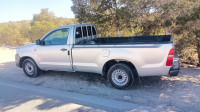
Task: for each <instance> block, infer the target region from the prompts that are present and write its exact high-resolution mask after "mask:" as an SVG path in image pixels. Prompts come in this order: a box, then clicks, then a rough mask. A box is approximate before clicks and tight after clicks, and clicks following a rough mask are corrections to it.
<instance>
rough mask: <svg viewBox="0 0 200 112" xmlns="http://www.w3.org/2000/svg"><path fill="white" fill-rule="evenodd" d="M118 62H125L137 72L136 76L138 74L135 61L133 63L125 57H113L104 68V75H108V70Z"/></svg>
mask: <svg viewBox="0 0 200 112" xmlns="http://www.w3.org/2000/svg"><path fill="white" fill-rule="evenodd" d="M117 63H123V64H126V65H128V66H129V67H130V68H132V69H131V70H132V71H133V72H134V73H135V74H136V76H138V72H137V69H136V67H135V65H134V64H133V63H131V62H130V61H127V60H124V59H112V60H109V61H107V62H106V63H105V64H104V66H103V69H102V73H103V74H102V75H103V76H107V73H108V70H109V69H110V67H112V66H113V65H115V64H117Z"/></svg>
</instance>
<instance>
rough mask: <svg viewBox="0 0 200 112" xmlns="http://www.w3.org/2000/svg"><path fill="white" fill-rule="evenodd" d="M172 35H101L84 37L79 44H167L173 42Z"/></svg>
mask: <svg viewBox="0 0 200 112" xmlns="http://www.w3.org/2000/svg"><path fill="white" fill-rule="evenodd" d="M172 40H173V39H172V36H171V35H157V36H132V37H101V38H95V39H84V40H83V41H81V42H80V43H78V44H79V45H84V44H85V45H88V44H90V45H91V44H93V45H94V44H95V45H110V44H114V45H117V44H167V43H172V42H173V41H172Z"/></svg>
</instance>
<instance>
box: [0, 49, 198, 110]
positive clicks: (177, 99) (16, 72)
mask: <svg viewBox="0 0 200 112" xmlns="http://www.w3.org/2000/svg"><path fill="white" fill-rule="evenodd" d="M14 55H15V49H8V48H0V78H1V79H5V80H10V81H16V82H20V83H24V84H32V85H36V86H41V87H47V88H54V89H58V90H62V91H68V92H75V93H81V94H85V95H93V96H97V97H100V98H107V99H114V100H118V101H125V102H129V103H134V104H138V105H143V106H148V107H152V108H157V109H164V110H166V111H180V112H188V111H190V112H191V111H192V112H199V111H200V94H199V93H200V69H197V68H196V69H194V68H193V69H191V68H181V71H180V74H179V76H177V77H167V76H163V77H162V78H161V79H159V78H156V77H153V78H152V77H146V78H142V84H140V83H139V82H138V81H136V82H135V83H134V86H133V87H132V88H131V89H128V90H117V89H115V88H113V87H111V86H110V85H109V83H108V82H107V81H106V79H105V78H103V77H101V76H100V75H98V74H91V73H68V72H52V71H49V72H46V73H43V74H42V75H40V76H39V77H37V78H29V77H26V76H25V75H24V73H23V71H22V69H20V68H17V67H16V66H15V62H14Z"/></svg>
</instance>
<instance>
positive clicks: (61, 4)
mask: <svg viewBox="0 0 200 112" xmlns="http://www.w3.org/2000/svg"><path fill="white" fill-rule="evenodd" d="M72 5H73V4H72V1H71V0H0V23H2V22H9V21H20V20H32V19H33V14H38V13H40V10H41V9H42V8H49V11H51V12H54V14H55V16H57V17H67V18H74V14H73V12H72V11H71V6H72Z"/></svg>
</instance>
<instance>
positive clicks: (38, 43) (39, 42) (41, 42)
mask: <svg viewBox="0 0 200 112" xmlns="http://www.w3.org/2000/svg"><path fill="white" fill-rule="evenodd" d="M35 44H36V45H43V41H41V40H40V39H38V40H36V41H35Z"/></svg>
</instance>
